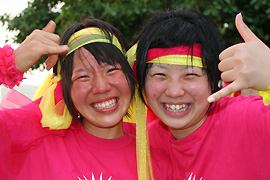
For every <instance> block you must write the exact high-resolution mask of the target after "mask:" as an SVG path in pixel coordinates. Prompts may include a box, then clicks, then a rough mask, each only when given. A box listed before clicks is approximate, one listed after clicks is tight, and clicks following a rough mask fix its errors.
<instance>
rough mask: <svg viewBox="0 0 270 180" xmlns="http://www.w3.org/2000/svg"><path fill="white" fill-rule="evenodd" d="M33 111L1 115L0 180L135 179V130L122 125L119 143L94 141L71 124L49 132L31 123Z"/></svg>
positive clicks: (27, 110)
mask: <svg viewBox="0 0 270 180" xmlns="http://www.w3.org/2000/svg"><path fill="white" fill-rule="evenodd" d="M29 106H31V108H29ZM37 108H38V107H36V105H35V104H34V103H33V104H32V105H28V107H25V108H22V109H15V110H14V109H13V110H6V111H5V112H0V132H1V136H0V144H1V148H0V156H1V160H0V179H1V180H13V179H22V180H25V179H35V180H41V179H44V180H48V179H50V180H53V179H55V180H59V179H61V180H62V179H74V180H75V179H77V180H78V179H84V180H85V179H91V180H92V179H96V180H98V179H106V180H108V179H110V180H118V179H124V180H126V179H131V180H132V179H134V180H135V179H137V164H136V148H135V147H136V142H135V136H134V135H132V134H133V133H134V132H135V126H134V125H133V124H128V123H124V124H125V125H124V131H125V135H124V136H123V137H120V138H117V139H101V138H98V137H95V136H93V135H91V134H89V133H87V132H86V131H85V130H84V129H83V127H82V126H81V123H78V124H76V123H74V122H73V123H72V125H71V127H70V128H69V129H67V130H58V131H50V130H48V129H46V128H41V124H40V122H39V121H37V122H35V121H34V120H32V119H40V116H41V114H40V112H38V111H36V110H38V109H37ZM33 112H35V113H33ZM22 115H23V117H22ZM27 117H29V119H31V120H29V119H27ZM31 117H32V118H31ZM26 120H29V121H26ZM38 126H39V127H38ZM127 131H129V132H130V133H129V132H127Z"/></svg>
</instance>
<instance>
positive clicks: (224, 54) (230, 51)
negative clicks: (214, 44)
mask: <svg viewBox="0 0 270 180" xmlns="http://www.w3.org/2000/svg"><path fill="white" fill-rule="evenodd" d="M242 44H244V43H238V44H235V45H233V46H230V47H228V48H227V49H225V50H224V51H222V52H221V53H220V54H219V59H220V60H221V61H223V60H224V59H226V58H229V57H232V56H233V55H234V53H235V51H236V49H238V47H241V46H242Z"/></svg>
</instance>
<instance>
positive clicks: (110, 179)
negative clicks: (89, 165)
mask: <svg viewBox="0 0 270 180" xmlns="http://www.w3.org/2000/svg"><path fill="white" fill-rule="evenodd" d="M83 178H84V180H103V178H102V173H101V174H100V177H99V179H95V176H94V174H93V173H92V179H87V178H86V177H85V175H83ZM78 180H83V179H81V178H79V177H78ZM108 180H112V176H110V177H109V179H108Z"/></svg>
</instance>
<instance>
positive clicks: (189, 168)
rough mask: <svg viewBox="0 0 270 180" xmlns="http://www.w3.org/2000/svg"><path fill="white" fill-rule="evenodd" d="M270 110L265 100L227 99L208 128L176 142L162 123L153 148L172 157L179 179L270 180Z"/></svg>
mask: <svg viewBox="0 0 270 180" xmlns="http://www.w3.org/2000/svg"><path fill="white" fill-rule="evenodd" d="M269 108H270V107H269V106H264V105H263V102H262V100H261V97H258V96H250V97H243V96H239V97H234V98H230V97H225V98H223V99H222V100H220V101H218V102H216V103H213V104H212V106H211V107H210V110H209V114H208V117H207V119H206V120H205V122H204V124H203V125H202V126H201V127H200V128H198V129H197V130H196V131H195V132H193V133H192V134H190V135H189V136H187V137H185V138H183V139H180V140H175V139H174V138H173V136H172V135H171V133H170V132H169V130H168V128H167V127H166V126H165V125H164V124H162V123H161V122H160V121H159V120H157V121H154V122H153V124H151V126H149V138H150V144H151V145H152V146H154V147H156V148H160V149H163V150H167V154H169V155H170V156H171V161H172V163H173V166H174V167H173V169H174V176H173V179H174V180H188V179H192V180H228V179H230V180H243V179H250V180H253V179H269V177H270V171H269V162H270V153H269V150H270V141H269V137H270V109H269Z"/></svg>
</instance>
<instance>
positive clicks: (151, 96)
mask: <svg viewBox="0 0 270 180" xmlns="http://www.w3.org/2000/svg"><path fill="white" fill-rule="evenodd" d="M164 87H166V85H165V83H162V82H156V81H153V80H151V79H149V80H147V79H146V82H145V97H146V99H147V101H148V103H151V101H153V100H156V99H157V98H159V97H160V96H161V95H162V92H164Z"/></svg>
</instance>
